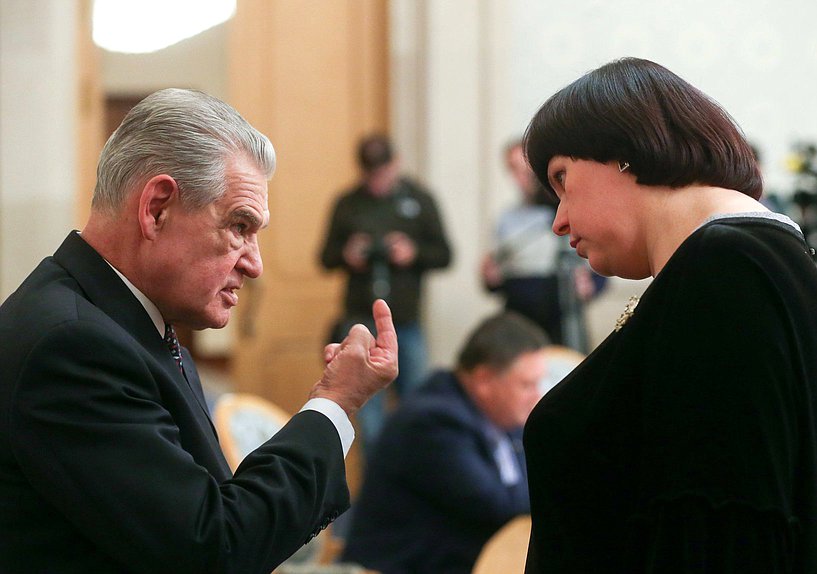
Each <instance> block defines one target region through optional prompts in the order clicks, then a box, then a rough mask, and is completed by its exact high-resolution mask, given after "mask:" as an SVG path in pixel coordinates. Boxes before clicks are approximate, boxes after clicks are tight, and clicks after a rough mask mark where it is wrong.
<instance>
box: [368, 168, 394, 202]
mask: <svg viewBox="0 0 817 574" xmlns="http://www.w3.org/2000/svg"><path fill="white" fill-rule="evenodd" d="M398 179H400V163H399V162H398V161H397V160H396V159H394V160H392V161H390V162H389V163H387V164H384V165H381V166H380V167H377V168H375V169H373V170H372V171H370V172H369V173H368V174H366V187H367V188H368V189H369V193H371V194H372V195H373V196H375V197H384V196H386V195H388V194H389V193H391V190H392V189H393V188H394V186H395V184H396V183H397V180H398Z"/></svg>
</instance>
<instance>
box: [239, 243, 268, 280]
mask: <svg viewBox="0 0 817 574" xmlns="http://www.w3.org/2000/svg"><path fill="white" fill-rule="evenodd" d="M239 265H240V270H241V272H242V273H244V275H246V276H247V277H249V278H251V279H255V278H257V277H259V276H260V275H261V273H263V272H264V262H263V261H262V260H261V248H260V247H259V245H258V240H257V239H256V240H253V241H252V242H248V243H247V245H246V251H245V253H244V254H243V255H242V256H241V259H240V260H239Z"/></svg>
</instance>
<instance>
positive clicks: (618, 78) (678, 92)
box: [525, 58, 763, 199]
mask: <svg viewBox="0 0 817 574" xmlns="http://www.w3.org/2000/svg"><path fill="white" fill-rule="evenodd" d="M525 153H526V154H527V156H528V161H529V162H530V165H531V167H532V168H533V171H534V172H535V173H536V176H537V177H538V178H539V180H540V181H541V182H542V184H543V185H545V187H546V188H547V189H548V190H549V191H551V192H552V188H551V187H550V184H549V182H548V177H547V168H548V162H550V159H551V158H552V157H553V156H556V155H562V156H568V157H572V158H574V159H587V160H594V161H597V162H601V163H607V162H609V161H622V162H628V163H629V164H630V172H631V173H633V175H635V176H636V181H637V182H638V183H640V184H643V185H656V186H658V185H660V186H669V187H673V188H679V187H684V186H687V185H693V184H699V185H711V186H716V187H724V188H728V189H735V190H737V191H740V192H743V193H745V194H746V195H748V196H750V197H752V198H754V199H758V198H759V197H760V195H761V192H762V190H763V180H762V177H761V175H760V169H759V168H758V165H757V161H756V160H755V156H754V154H753V153H752V150H751V148H750V147H749V144H748V143H747V141H746V138H745V137H744V135H743V133H742V131H741V130H740V128H739V127H738V126H737V124H736V123H735V121H734V120H733V119H732V118H731V116H730V115H729V114H728V113H727V112H726V111H725V110H724V109H723V108H721V106H720V105H719V104H717V103H716V102H715V101H713V100H712V99H711V98H709V97H708V96H707V95H706V94H704V93H703V92H701V91H700V90H698V89H697V88H695V87H694V86H692V85H691V84H689V83H688V82H686V81H684V80H683V79H681V78H680V77H678V76H677V75H675V74H673V73H672V72H670V71H669V70H667V69H666V68H664V67H663V66H660V65H658V64H656V63H654V62H650V61H649V60H641V59H638V58H623V59H621V60H615V61H613V62H610V63H608V64H605V65H604V66H602V67H600V68H598V69H596V70H593V71H591V72H588V73H587V74H585V75H584V76H582V77H581V78H579V79H578V80H576V81H575V82H573V83H572V84H570V85H569V86H567V87H565V88H562V89H561V90H559V91H558V92H556V94H554V95H553V96H551V97H550V98H549V99H548V100H547V101H546V102H545V103H544V105H542V107H541V108H540V109H539V111H538V112H536V115H535V116H534V117H533V119H532V120H531V123H530V125H529V126H528V129H527V131H526V133H525Z"/></svg>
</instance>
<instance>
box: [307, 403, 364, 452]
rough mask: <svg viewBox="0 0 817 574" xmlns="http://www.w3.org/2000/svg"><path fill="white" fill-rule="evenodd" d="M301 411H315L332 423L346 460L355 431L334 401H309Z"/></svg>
mask: <svg viewBox="0 0 817 574" xmlns="http://www.w3.org/2000/svg"><path fill="white" fill-rule="evenodd" d="M301 411H317V412H319V413H321V414H322V415H324V416H325V417H326V418H328V419H329V420H330V421H331V422H332V424H333V425H334V427H335V430H337V431H338V436H339V437H340V444H341V447H342V448H343V458H346V455H347V454H348V453H349V449H350V448H351V447H352V442H353V441H354V440H355V429H354V427H353V426H352V422H351V421H350V420H349V416H348V415H347V414H346V411H344V410H343V409H342V408H341V406H340V405H338V404H337V403H336V402H335V401H333V400H331V399H326V398H323V397H317V398H313V399H309V400H308V401H307V402H306V404H305V405H304V406H303V407H302V408H301Z"/></svg>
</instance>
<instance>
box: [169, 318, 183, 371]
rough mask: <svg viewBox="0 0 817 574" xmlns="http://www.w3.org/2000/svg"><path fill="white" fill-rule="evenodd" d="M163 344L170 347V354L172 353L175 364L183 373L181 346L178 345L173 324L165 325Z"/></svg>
mask: <svg viewBox="0 0 817 574" xmlns="http://www.w3.org/2000/svg"><path fill="white" fill-rule="evenodd" d="M164 340H165V345H167V348H168V349H170V354H171V355H173V360H174V361H176V366H178V367H179V370H180V371H181V372H182V374H184V367H182V348H181V346H180V345H179V340H178V339H177V338H176V330H175V329H174V328H173V325H170V324H168V325H166V326H165V339H164Z"/></svg>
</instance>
